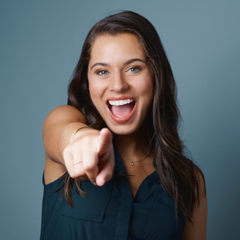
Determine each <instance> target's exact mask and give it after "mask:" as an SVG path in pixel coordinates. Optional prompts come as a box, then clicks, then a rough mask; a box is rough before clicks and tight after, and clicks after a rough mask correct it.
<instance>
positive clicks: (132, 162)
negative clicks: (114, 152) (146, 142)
mask: <svg viewBox="0 0 240 240" xmlns="http://www.w3.org/2000/svg"><path fill="white" fill-rule="evenodd" d="M120 154H121V155H122V156H123V157H124V158H125V159H127V160H128V161H129V162H131V164H132V166H134V163H135V162H142V161H143V160H145V159H146V158H147V157H148V155H149V154H150V151H148V153H147V155H146V156H145V157H144V158H143V159H140V160H136V161H132V160H130V159H129V158H127V157H126V156H124V155H123V154H122V153H120Z"/></svg>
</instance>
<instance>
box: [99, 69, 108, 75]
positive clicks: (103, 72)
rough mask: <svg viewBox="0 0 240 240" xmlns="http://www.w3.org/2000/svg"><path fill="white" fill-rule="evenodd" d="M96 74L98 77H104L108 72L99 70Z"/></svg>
mask: <svg viewBox="0 0 240 240" xmlns="http://www.w3.org/2000/svg"><path fill="white" fill-rule="evenodd" d="M97 74H98V75H100V76H105V75H107V74H108V71H106V70H100V71H97Z"/></svg>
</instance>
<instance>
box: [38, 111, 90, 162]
mask: <svg viewBox="0 0 240 240" xmlns="http://www.w3.org/2000/svg"><path fill="white" fill-rule="evenodd" d="M86 126H87V125H86V119H85V117H84V116H83V114H82V113H81V112H80V111H78V110H77V109H76V108H73V107H71V106H61V107H58V108H56V109H54V110H53V111H52V112H50V113H49V114H48V116H47V117H46V119H45V122H44V124H43V131H42V135H43V142H44V147H45V153H46V156H47V157H48V158H50V159H51V160H52V161H54V162H57V163H61V164H63V165H64V161H63V151H64V149H65V147H66V146H67V145H68V144H69V142H70V139H71V136H72V135H73V133H74V132H75V131H76V129H78V128H81V127H86ZM86 130H88V131H91V129H90V128H88V129H86V128H84V129H83V130H81V131H79V132H78V136H80V137H81V134H83V133H84V132H85V131H86Z"/></svg>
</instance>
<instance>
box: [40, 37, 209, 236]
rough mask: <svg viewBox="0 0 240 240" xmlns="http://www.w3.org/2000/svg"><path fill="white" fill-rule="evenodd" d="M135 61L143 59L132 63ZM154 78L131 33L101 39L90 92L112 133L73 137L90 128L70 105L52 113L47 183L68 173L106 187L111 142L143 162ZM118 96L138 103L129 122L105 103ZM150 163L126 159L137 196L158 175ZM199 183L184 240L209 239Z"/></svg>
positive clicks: (47, 138) (46, 141) (48, 123)
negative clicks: (121, 120) (114, 116)
mask: <svg viewBox="0 0 240 240" xmlns="http://www.w3.org/2000/svg"><path fill="white" fill-rule="evenodd" d="M132 59H140V60H137V61H132V62H131V61H130V62H129V60H132ZM99 63H101V64H99ZM102 63H104V64H102ZM152 78H153V76H152V72H151V68H150V66H149V65H148V62H147V60H146V57H145V54H144V52H143V50H142V48H141V45H140V43H139V41H138V39H137V37H135V36H134V35H131V34H119V35H116V36H110V35H104V36H99V37H97V38H96V40H95V42H94V43H93V46H92V49H91V55H90V62H89V69H88V79H89V91H90V95H91V98H92V101H93V103H94V104H95V106H96V108H97V109H98V111H99V113H100V114H101V116H102V117H103V119H104V120H105V122H106V123H107V125H108V127H109V128H110V129H111V131H112V132H110V131H109V130H108V129H102V130H101V131H97V130H93V129H89V128H85V129H82V130H80V131H78V132H77V133H76V134H73V133H74V132H75V130H76V129H78V128H79V127H83V126H86V120H85V118H84V116H83V115H82V114H81V113H80V112H79V111H78V110H77V109H75V108H74V107H71V106H61V107H59V108H56V109H54V110H53V111H52V112H51V113H50V114H49V115H48V116H47V118H46V120H45V122H44V126H43V140H44V146H45V152H46V161H45V169H44V180H45V183H46V184H48V183H50V182H52V181H54V180H56V179H58V178H59V177H60V176H62V175H63V174H64V173H65V172H66V171H68V172H69V174H70V176H71V177H72V178H80V179H89V180H90V181H92V182H93V184H96V185H99V186H102V185H104V183H105V182H106V181H108V180H110V179H111V177H112V173H113V167H114V152H113V144H112V142H113V141H114V143H115V145H116V146H117V148H118V150H119V152H120V153H121V154H122V155H124V156H127V157H128V158H129V159H131V160H132V161H135V160H139V159H142V158H143V157H144V156H145V155H146V153H147V144H148V141H149V139H148V136H147V134H144V133H146V132H147V131H146V123H145V119H146V117H147V114H148V111H149V108H150V106H151V104H152V97H153V88H154V86H153V81H152ZM114 96H131V97H133V98H134V99H135V100H136V103H137V105H136V110H135V112H134V115H133V116H132V118H131V119H130V120H128V121H127V122H124V123H116V122H115V121H113V119H112V118H111V117H110V115H109V113H108V111H107V107H106V99H107V98H109V97H114ZM70 139H71V140H70ZM86 159H87V160H86ZM152 159H153V154H152V153H150V155H149V156H148V157H147V158H146V159H145V160H144V161H142V162H137V163H135V166H134V167H133V166H131V164H130V162H129V161H128V160H126V159H124V158H122V160H123V163H124V166H125V169H126V172H127V174H129V175H133V177H131V178H129V185H130V188H131V191H132V196H133V197H134V196H135V194H136V192H137V190H138V188H139V186H140V184H141V182H142V181H143V180H144V179H145V177H146V176H148V175H149V174H151V173H152V172H153V171H155V169H154V167H153V165H152ZM79 161H80V162H79ZM196 174H197V173H196ZM199 182H200V193H201V198H200V204H199V205H198V206H197V205H196V207H195V210H194V212H193V224H190V223H188V222H187V223H186V227H185V230H184V234H183V239H184V240H190V239H191V240H203V239H206V221H207V220H206V219H207V198H206V195H205V194H204V183H203V179H202V178H201V176H199Z"/></svg>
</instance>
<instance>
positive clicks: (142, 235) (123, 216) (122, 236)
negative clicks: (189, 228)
mask: <svg viewBox="0 0 240 240" xmlns="http://www.w3.org/2000/svg"><path fill="white" fill-rule="evenodd" d="M114 151H115V161H116V162H115V169H116V170H120V171H121V172H122V173H124V174H126V172H125V168H124V165H123V162H122V160H121V157H120V154H119V153H118V151H117V149H116V148H115V149H114ZM61 180H62V178H59V179H57V180H56V181H54V182H52V183H50V184H47V185H45V184H44V183H43V184H44V195H43V203H42V226H41V236H40V240H160V239H161V240H178V239H179V240H180V239H182V234H183V230H184V227H185V219H184V216H183V214H182V213H181V212H180V211H179V213H178V216H177V219H176V214H175V205H174V201H173V200H172V198H171V197H169V195H168V194H167V193H166V192H165V191H164V190H163V188H162V186H161V184H160V183H159V177H158V175H157V173H156V171H155V172H153V173H152V174H150V175H149V176H148V177H146V178H145V179H144V180H143V182H142V183H141V185H140V187H139V189H138V191H137V193H136V195H135V197H134V198H133V197H132V194H131V190H130V186H129V183H128V180H127V177H121V176H113V178H112V179H111V180H110V181H109V182H107V183H105V185H104V186H103V187H98V186H94V185H93V184H92V183H91V182H90V181H89V180H84V181H82V189H83V190H84V191H85V192H86V194H87V196H86V197H82V196H80V195H79V194H78V193H77V192H76V191H75V190H73V193H72V201H73V204H74V206H73V208H70V207H69V206H68V204H67V202H66V200H65V198H64V197H61V198H60V195H61V192H62V190H60V191H57V192H56V190H57V189H59V187H61V185H62V181H61ZM73 189H74V188H73Z"/></svg>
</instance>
